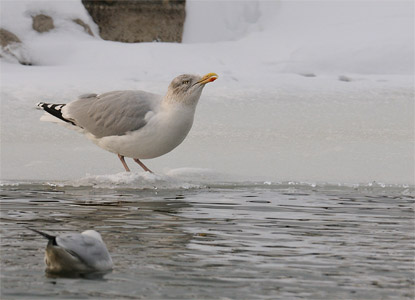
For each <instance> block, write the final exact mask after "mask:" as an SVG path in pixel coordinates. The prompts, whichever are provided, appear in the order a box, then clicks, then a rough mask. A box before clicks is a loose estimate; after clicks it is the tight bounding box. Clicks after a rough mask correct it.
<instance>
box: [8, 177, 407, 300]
mask: <svg viewBox="0 0 415 300" xmlns="http://www.w3.org/2000/svg"><path fill="white" fill-rule="evenodd" d="M1 196H2V200H1V237H2V238H1V297H2V299H48V298H49V299H52V298H53V299H413V297H414V262H413V258H414V254H415V249H414V242H415V237H414V191H413V188H411V187H385V186H379V185H365V186H349V187H346V186H335V185H321V186H318V185H305V184H292V183H291V184H288V183H285V184H273V183H269V182H266V183H246V184H245V183H220V184H206V185H198V186H193V185H190V186H174V185H170V186H167V187H166V186H163V187H160V183H157V184H155V186H153V187H151V184H149V186H148V187H146V188H141V189H134V188H131V187H126V186H122V185H121V186H118V185H113V186H112V187H111V188H103V187H97V186H96V185H95V186H94V185H78V186H75V185H65V184H62V185H55V184H48V183H19V184H12V183H4V184H3V186H2V192H1ZM24 226H30V227H33V228H37V229H41V230H45V231H47V232H48V233H51V234H59V233H63V232H71V231H83V230H86V229H91V228H94V229H95V230H97V231H99V232H100V233H101V234H102V237H103V239H104V241H105V242H106V244H107V246H108V249H109V251H110V253H111V254H112V258H113V261H114V264H115V268H114V270H113V272H112V273H109V274H107V275H105V276H104V278H103V279H100V280H91V279H84V278H56V277H55V278H54V277H49V276H46V274H45V272H44V269H45V266H44V263H43V255H44V248H45V246H46V240H44V239H43V238H42V237H41V236H38V235H35V234H34V233H32V232H31V231H29V230H27V229H26V228H25V227H24Z"/></svg>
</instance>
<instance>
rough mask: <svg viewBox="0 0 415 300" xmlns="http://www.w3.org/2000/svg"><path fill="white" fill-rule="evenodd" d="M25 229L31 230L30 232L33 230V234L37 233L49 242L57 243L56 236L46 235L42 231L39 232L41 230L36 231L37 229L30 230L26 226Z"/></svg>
mask: <svg viewBox="0 0 415 300" xmlns="http://www.w3.org/2000/svg"><path fill="white" fill-rule="evenodd" d="M25 228H27V229H29V230H31V231H33V232H36V233H37V234H40V235H41V236H44V237H45V238H47V239H48V240H49V241H55V238H56V236H53V235H50V234H47V233H45V232H42V231H39V230H36V229H33V228H30V227H26V226H25Z"/></svg>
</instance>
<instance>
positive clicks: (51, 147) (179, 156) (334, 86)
mask: <svg viewBox="0 0 415 300" xmlns="http://www.w3.org/2000/svg"><path fill="white" fill-rule="evenodd" d="M186 10H187V12H186V13H187V19H186V23H185V28H184V37H183V43H182V44H177V43H140V44H123V43H118V42H110V41H104V40H102V39H100V38H98V37H97V32H98V29H97V26H96V25H95V24H93V22H92V20H91V18H90V17H89V16H88V15H87V13H86V11H85V9H84V7H83V6H82V4H81V2H80V1H2V2H1V27H2V28H5V29H7V30H9V31H12V32H14V33H15V34H16V35H18V36H19V38H20V39H21V40H22V41H23V43H24V45H25V49H26V51H27V54H28V56H29V57H30V59H31V61H32V62H33V66H22V65H19V64H17V63H16V62H12V61H10V60H6V59H4V58H3V59H2V60H1V178H2V179H5V180H32V179H40V180H46V179H48V180H65V179H71V180H75V181H76V180H77V179H79V178H81V179H82V178H91V176H92V177H94V176H97V177H96V178H95V180H97V181H99V182H100V180H101V179H102V178H112V177H111V176H113V175H111V174H117V173H118V172H120V171H121V170H122V165H121V163H120V162H119V161H118V158H117V157H116V156H114V155H113V154H111V153H107V152H105V151H104V150H101V149H99V148H97V147H96V146H95V145H93V144H91V143H90V142H89V141H88V140H87V139H85V138H84V137H82V136H81V135H79V134H78V133H76V132H72V131H70V130H68V129H66V128H63V127H60V126H56V125H55V124H47V123H43V122H40V121H39V118H40V115H41V112H39V111H36V110H35V109H34V105H35V103H37V102H38V101H46V102H47V101H54V102H59V103H65V102H69V101H71V100H73V99H75V98H76V97H77V96H78V95H81V94H85V93H90V92H96V93H103V92H106V91H110V90H119V89H143V90H147V91H151V92H155V93H160V94H163V93H164V92H165V91H166V89H167V85H168V84H169V82H170V81H171V79H172V78H173V77H175V76H177V75H179V74H182V73H198V74H205V73H208V72H215V73H217V74H219V79H218V80H217V81H215V82H214V83H212V84H209V85H207V86H206V88H205V90H204V92H203V94H202V98H201V101H200V104H199V106H198V109H197V112H196V118H195V124H194V127H193V128H192V130H191V132H190V134H189V136H188V137H187V139H186V140H185V142H184V143H183V144H182V145H180V146H179V147H178V148H177V149H175V150H173V151H172V152H171V153H169V154H167V155H165V156H163V157H160V158H156V159H153V160H149V161H146V164H147V165H148V166H149V167H150V168H151V169H153V170H155V171H156V172H157V171H158V172H159V173H160V174H161V175H160V176H176V177H180V178H183V177H184V178H187V177H191V176H193V174H194V173H197V172H199V171H200V173H205V174H207V175H206V176H208V177H209V176H210V174H211V173H212V174H216V173H220V174H231V175H232V176H233V177H232V178H234V179H235V180H237V179H238V180H239V179H243V180H252V181H253V180H262V181H270V182H275V181H284V180H292V181H305V182H322V181H323V182H341V183H346V182H349V183H350V182H351V183H356V182H366V183H367V182H372V181H378V182H385V183H398V184H414V155H413V153H414V102H413V98H414V77H413V74H414V69H413V68H414V54H413V53H414V46H413V45H414V29H413V28H414V27H413V25H414V4H413V2H411V1H379V2H375V1H332V2H329V1H321V2H320V1H298V2H297V1H293V2H291V1H290V2H288V1H223V2H220V1H187V2H186ZM37 13H45V14H48V15H50V16H52V17H53V18H54V23H55V26H56V28H55V29H54V30H52V31H50V32H47V33H42V34H40V33H37V32H35V31H33V30H32V29H31V16H32V15H34V14H37ZM74 18H80V19H82V20H83V21H84V22H86V23H87V24H89V25H90V26H91V28H92V30H93V32H94V34H95V37H91V36H89V35H88V34H86V33H85V32H84V30H83V28H82V27H81V26H79V25H76V24H75V23H73V22H72V21H71V20H72V19H74ZM127 162H128V163H129V165H130V167H133V168H134V169H135V168H136V167H137V170H138V168H139V167H138V166H135V165H134V163H133V162H132V161H131V160H128V161H127ZM206 169H208V170H210V171H206ZM174 170H186V171H180V172H175V171H174ZM192 170H193V171H192ZM85 174H94V175H88V176H86V175H85ZM172 174H173V175H172ZM186 174H187V175H186ZM85 176H86V177H85ZM98 176H104V177H98ZM105 176H109V177H105ZM114 176H115V175H114ZM120 176H121V175H120ZM122 176H125V175H122ZM134 176H138V175H134ZM144 177H145V176H144ZM144 177H143V178H144ZM202 177H203V176H202ZM137 178H141V177H140V176H138V177H137ZM219 178H221V177H220V176H219ZM226 178H229V177H226ZM135 179H136V177H134V180H135ZM111 180H116V179H111ZM87 181H88V180H87ZM201 181H203V180H202V179H201ZM150 184H151V182H150Z"/></svg>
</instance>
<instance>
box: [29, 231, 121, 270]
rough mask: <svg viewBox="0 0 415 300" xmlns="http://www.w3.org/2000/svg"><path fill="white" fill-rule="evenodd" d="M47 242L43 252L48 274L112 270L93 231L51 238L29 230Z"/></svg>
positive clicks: (104, 249)
mask: <svg viewBox="0 0 415 300" xmlns="http://www.w3.org/2000/svg"><path fill="white" fill-rule="evenodd" d="M27 228H28V229H30V230H32V231H34V232H36V233H38V234H40V235H42V236H43V237H45V238H47V239H48V240H49V242H48V244H47V246H46V251H45V263H46V266H47V268H46V271H47V272H49V273H80V274H82V273H91V272H107V271H110V270H112V267H113V263H112V259H111V256H110V254H109V252H108V250H107V247H106V246H105V244H104V242H103V240H102V238H101V235H100V234H99V233H98V232H96V231H95V230H86V231H84V232H82V233H68V234H62V235H59V236H52V235H49V234H47V233H45V232H42V231H39V230H36V229H33V228H29V227H27Z"/></svg>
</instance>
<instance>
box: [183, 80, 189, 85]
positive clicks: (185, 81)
mask: <svg viewBox="0 0 415 300" xmlns="http://www.w3.org/2000/svg"><path fill="white" fill-rule="evenodd" d="M189 83H190V80H183V81H182V84H189Z"/></svg>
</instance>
